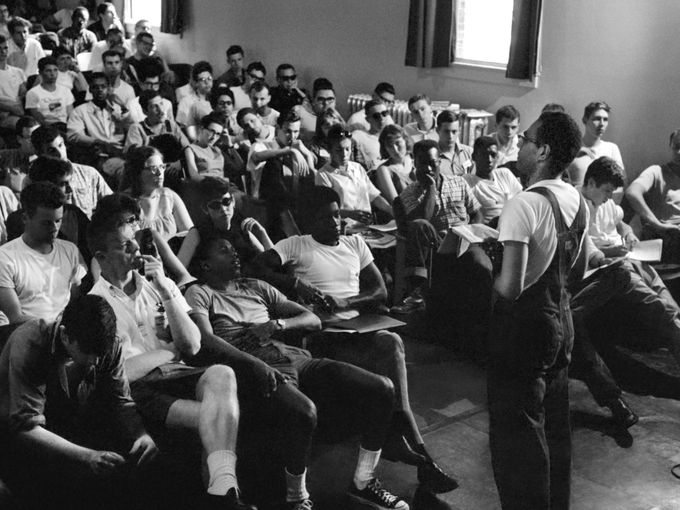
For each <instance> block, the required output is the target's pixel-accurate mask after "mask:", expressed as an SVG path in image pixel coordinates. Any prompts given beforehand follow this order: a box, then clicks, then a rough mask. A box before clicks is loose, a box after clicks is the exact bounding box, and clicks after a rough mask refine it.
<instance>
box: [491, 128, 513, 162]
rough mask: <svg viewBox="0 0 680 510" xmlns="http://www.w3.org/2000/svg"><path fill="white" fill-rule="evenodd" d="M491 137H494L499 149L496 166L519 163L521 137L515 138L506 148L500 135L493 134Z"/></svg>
mask: <svg viewBox="0 0 680 510" xmlns="http://www.w3.org/2000/svg"><path fill="white" fill-rule="evenodd" d="M489 136H493V137H494V138H495V139H496V147H497V148H498V161H496V164H497V165H498V166H501V165H503V164H505V163H508V162H510V161H517V156H518V155H519V136H517V135H515V136H513V137H512V141H511V142H510V144H509V145H508V147H506V148H504V147H503V146H502V144H501V142H500V140H499V139H498V133H491V134H490V135H489Z"/></svg>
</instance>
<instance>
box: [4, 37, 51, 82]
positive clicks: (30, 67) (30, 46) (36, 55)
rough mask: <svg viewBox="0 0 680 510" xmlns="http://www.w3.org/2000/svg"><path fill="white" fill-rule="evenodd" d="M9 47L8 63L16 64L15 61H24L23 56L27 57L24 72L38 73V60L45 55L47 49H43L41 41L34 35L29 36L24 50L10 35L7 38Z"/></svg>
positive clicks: (27, 73) (27, 74) (29, 73)
mask: <svg viewBox="0 0 680 510" xmlns="http://www.w3.org/2000/svg"><path fill="white" fill-rule="evenodd" d="M7 48H8V50H9V55H8V57H7V63H8V64H11V65H15V64H14V62H19V61H22V60H23V57H25V59H26V67H23V68H22V70H23V71H24V73H26V76H32V75H34V74H38V60H40V59H41V58H43V57H44V56H45V50H43V47H42V45H41V44H40V41H38V40H37V39H34V38H32V37H29V38H28V39H27V40H26V46H25V47H24V49H23V50H22V49H20V48H19V47H18V46H17V45H16V43H15V42H14V41H13V40H12V38H11V37H10V38H9V39H7ZM14 53H16V54H17V55H14ZM20 53H23V56H21V55H19V54H20ZM16 67H20V66H16Z"/></svg>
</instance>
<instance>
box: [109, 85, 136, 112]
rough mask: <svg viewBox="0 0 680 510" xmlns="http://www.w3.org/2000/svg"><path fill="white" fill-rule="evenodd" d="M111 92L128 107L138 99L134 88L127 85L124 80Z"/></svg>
mask: <svg viewBox="0 0 680 510" xmlns="http://www.w3.org/2000/svg"><path fill="white" fill-rule="evenodd" d="M111 91H112V92H113V93H114V94H116V95H117V96H118V97H119V98H120V100H121V101H123V104H124V105H126V106H127V105H129V104H130V103H131V102H132V101H134V100H135V97H136V96H135V89H133V88H132V85H130V84H128V83H125V82H124V81H123V80H120V82H119V83H118V86H117V87H112V88H111ZM128 108H129V107H128Z"/></svg>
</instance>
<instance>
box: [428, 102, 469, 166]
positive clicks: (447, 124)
mask: <svg viewBox="0 0 680 510" xmlns="http://www.w3.org/2000/svg"><path fill="white" fill-rule="evenodd" d="M459 132H460V115H459V114H457V113H453V112H451V111H449V110H444V111H443V112H441V113H440V114H439V115H437V134H438V135H439V160H440V165H441V173H442V175H445V176H448V177H451V176H454V175H465V174H468V173H470V172H471V171H472V165H473V164H472V147H470V146H469V145H465V144H463V143H460V141H459V139H458V138H459Z"/></svg>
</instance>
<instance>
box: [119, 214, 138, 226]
mask: <svg viewBox="0 0 680 510" xmlns="http://www.w3.org/2000/svg"><path fill="white" fill-rule="evenodd" d="M122 223H123V225H134V224H135V223H139V215H137V214H133V215H132V216H130V217H129V218H126V219H124V220H123V222H122Z"/></svg>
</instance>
